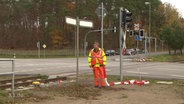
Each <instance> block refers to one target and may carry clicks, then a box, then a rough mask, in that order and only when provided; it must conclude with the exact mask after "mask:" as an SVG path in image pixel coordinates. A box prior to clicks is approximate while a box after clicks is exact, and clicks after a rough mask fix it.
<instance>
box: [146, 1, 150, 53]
mask: <svg viewBox="0 0 184 104" xmlns="http://www.w3.org/2000/svg"><path fill="white" fill-rule="evenodd" d="M145 5H149V35H148V38H149V52H150V51H151V43H150V36H151V2H145ZM145 51H146V50H145Z"/></svg>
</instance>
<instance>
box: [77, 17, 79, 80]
mask: <svg viewBox="0 0 184 104" xmlns="http://www.w3.org/2000/svg"><path fill="white" fill-rule="evenodd" d="M76 24H77V34H76V35H77V36H76V45H77V46H76V48H77V50H76V55H77V58H76V61H77V62H76V64H77V65H76V82H77V83H79V78H78V76H79V17H77V23H76Z"/></svg>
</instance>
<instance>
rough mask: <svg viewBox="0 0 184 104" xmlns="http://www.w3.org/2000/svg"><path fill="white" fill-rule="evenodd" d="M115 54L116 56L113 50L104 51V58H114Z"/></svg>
mask: <svg viewBox="0 0 184 104" xmlns="http://www.w3.org/2000/svg"><path fill="white" fill-rule="evenodd" d="M116 54H117V52H116V51H115V50H106V51H105V55H106V56H114V55H116Z"/></svg>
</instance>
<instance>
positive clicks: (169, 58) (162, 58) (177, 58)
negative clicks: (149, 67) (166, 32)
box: [150, 54, 184, 62]
mask: <svg viewBox="0 0 184 104" xmlns="http://www.w3.org/2000/svg"><path fill="white" fill-rule="evenodd" d="M150 58H151V59H152V60H153V61H157V62H181V61H184V55H168V54H165V55H158V56H152V57H150Z"/></svg>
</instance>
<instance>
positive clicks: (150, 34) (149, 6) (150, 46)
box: [149, 2, 151, 53]
mask: <svg viewBox="0 0 184 104" xmlns="http://www.w3.org/2000/svg"><path fill="white" fill-rule="evenodd" d="M150 37H151V2H149V53H150V52H151V41H150Z"/></svg>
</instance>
